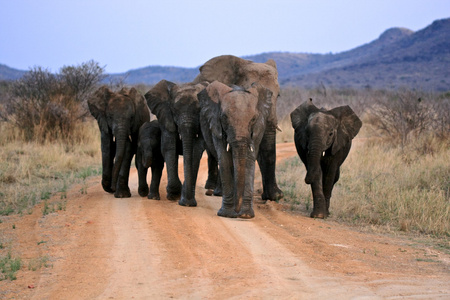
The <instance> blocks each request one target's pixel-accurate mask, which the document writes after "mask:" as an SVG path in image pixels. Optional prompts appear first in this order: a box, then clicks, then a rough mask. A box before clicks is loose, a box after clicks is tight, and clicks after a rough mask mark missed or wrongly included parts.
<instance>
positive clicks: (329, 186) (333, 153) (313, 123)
mask: <svg viewBox="0 0 450 300" xmlns="http://www.w3.org/2000/svg"><path fill="white" fill-rule="evenodd" d="M291 121H292V127H294V129H295V134H294V140H295V147H296V148H297V152H298V155H299V156H300V159H301V160H302V161H303V163H304V164H305V167H306V177H305V182H306V183H307V184H310V185H311V190H312V194H313V205H314V207H313V211H312V213H311V217H312V218H321V219H323V218H326V217H328V216H329V214H330V212H329V209H330V198H331V192H332V190H333V186H334V184H335V183H336V182H337V181H338V180H339V175H340V166H341V165H342V163H343V162H344V160H345V159H346V157H347V155H348V153H349V151H350V148H351V146H352V139H353V138H354V137H355V136H356V135H357V134H358V132H359V129H360V128H361V126H362V122H361V120H360V119H359V118H358V116H357V115H356V114H355V113H354V112H353V110H352V109H351V108H350V107H349V106H339V107H336V108H333V109H331V110H325V109H319V108H317V107H316V106H315V105H314V104H313V103H312V100H309V101H306V102H304V103H302V104H301V105H300V106H299V107H297V108H296V109H295V110H294V111H293V112H292V113H291Z"/></svg>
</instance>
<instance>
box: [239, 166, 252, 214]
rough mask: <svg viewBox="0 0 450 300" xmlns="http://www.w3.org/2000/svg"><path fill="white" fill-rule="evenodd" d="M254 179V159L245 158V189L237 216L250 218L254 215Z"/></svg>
mask: <svg viewBox="0 0 450 300" xmlns="http://www.w3.org/2000/svg"><path fill="white" fill-rule="evenodd" d="M254 179H255V161H252V160H251V159H248V160H247V163H246V168H245V189H244V195H243V202H242V207H241V211H240V212H239V218H243V219H251V218H254V217H255V211H254V210H253V187H254V181H255V180H254Z"/></svg>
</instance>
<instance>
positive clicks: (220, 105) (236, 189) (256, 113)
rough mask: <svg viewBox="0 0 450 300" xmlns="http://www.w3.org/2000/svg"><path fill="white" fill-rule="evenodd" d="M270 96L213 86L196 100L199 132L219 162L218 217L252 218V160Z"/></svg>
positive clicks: (256, 86)
mask: <svg viewBox="0 0 450 300" xmlns="http://www.w3.org/2000/svg"><path fill="white" fill-rule="evenodd" d="M271 97H272V92H271V91H270V90H269V89H266V88H264V87H263V86H261V85H260V84H253V85H251V87H250V88H248V89H244V88H242V87H238V86H232V87H229V86H227V85H225V84H223V83H220V82H218V81H214V82H212V83H211V84H210V85H209V86H208V87H207V88H206V89H205V90H203V91H202V92H201V93H200V94H199V95H198V98H199V100H200V103H201V104H200V105H201V107H202V109H201V113H200V119H201V123H202V132H203V135H204V136H205V141H206V143H207V146H208V147H209V148H214V150H213V153H215V154H216V156H217V158H218V160H219V166H220V174H221V179H222V185H223V204H222V208H221V209H220V210H219V212H218V215H219V216H225V217H237V216H239V217H242V218H252V217H254V211H253V207H252V199H253V181H254V173H255V160H256V158H257V155H258V151H259V145H260V142H261V140H262V137H263V134H264V131H265V127H266V124H267V119H268V116H269V114H270V109H271V105H272V103H271Z"/></svg>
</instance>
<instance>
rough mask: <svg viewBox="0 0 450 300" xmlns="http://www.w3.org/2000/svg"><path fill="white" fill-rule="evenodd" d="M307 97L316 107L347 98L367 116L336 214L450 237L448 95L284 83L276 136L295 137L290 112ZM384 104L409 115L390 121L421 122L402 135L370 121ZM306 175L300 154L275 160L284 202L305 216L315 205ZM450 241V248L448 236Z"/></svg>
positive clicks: (344, 173)
mask: <svg viewBox="0 0 450 300" xmlns="http://www.w3.org/2000/svg"><path fill="white" fill-rule="evenodd" d="M411 93H412V94H411ZM418 97H421V98H420V99H421V102H420V101H419V102H418V100H417V99H418ZM309 98H313V99H314V102H315V103H316V105H317V106H319V107H321V106H323V107H326V108H332V107H336V106H339V105H346V104H348V105H350V106H351V107H352V109H353V110H354V111H355V112H356V113H357V115H359V116H360V118H361V119H362V120H363V127H362V128H361V130H360V132H359V134H358V136H357V137H356V139H355V140H354V143H353V148H352V150H351V152H350V154H349V156H348V158H347V160H346V161H345V162H344V164H343V165H342V167H341V177H340V180H339V181H338V183H337V184H336V185H335V188H334V190H333V196H332V198H331V208H330V211H331V213H332V218H333V219H335V220H339V221H342V222H346V223H350V224H357V225H362V226H365V227H366V228H373V229H375V228H376V229H382V230H385V229H386V230H393V231H395V232H414V233H420V234H425V235H432V236H436V237H440V238H448V237H449V236H450V136H449V135H448V134H449V131H448V128H449V126H450V119H449V115H448V105H449V94H442V95H439V94H423V93H421V92H420V91H415V92H411V91H398V92H384V91H352V90H340V91H339V90H326V89H325V88H323V89H322V90H320V89H318V90H296V89H288V90H283V91H282V96H281V99H280V101H279V103H278V104H277V112H278V117H279V120H280V121H279V126H280V127H281V129H282V130H283V132H281V133H278V134H277V142H278V143H283V142H293V136H294V130H293V129H292V127H291V123H290V118H289V113H290V112H291V111H292V110H293V109H294V108H295V107H297V106H298V105H299V104H300V103H302V102H304V101H306V100H307V99H309ZM379 103H387V104H386V105H391V106H392V107H391V106H389V107H388V109H387V113H391V112H392V114H394V113H396V114H398V113H400V114H404V116H406V119H405V120H403V119H401V118H397V119H395V118H394V119H393V120H394V121H398V123H399V124H400V125H398V124H393V125H392V126H394V128H395V127H399V126H401V125H404V123H405V122H406V125H407V126H410V127H411V126H413V125H417V124H415V123H413V122H412V121H414V120H416V119H417V120H419V121H420V122H418V126H413V127H412V129H411V130H410V131H408V133H409V134H405V135H404V138H403V139H402V140H401V142H399V139H398V138H396V139H394V138H393V137H392V135H389V134H386V132H385V131H383V130H380V129H384V127H380V126H379V123H377V122H373V119H374V116H375V117H376V114H374V112H377V111H376V110H375V111H374V107H376V105H377V104H379ZM400 104H402V105H400ZM396 105H397V106H396ZM399 105H400V106H399ZM411 108H412V109H411ZM411 111H412V113H411ZM385 114H386V113H385ZM419 117H423V118H419ZM403 121H404V122H403ZM419 125H420V126H419ZM408 128H409V127H408ZM305 175H306V172H305V167H304V165H303V163H302V162H301V161H300V159H299V158H298V157H295V158H292V159H289V160H287V161H285V162H284V163H280V164H279V165H278V166H277V179H278V182H279V185H280V187H281V188H282V190H283V191H284V193H285V199H284V200H283V201H284V203H285V204H287V205H288V206H289V207H290V208H291V209H292V210H296V211H299V212H302V213H304V214H305V216H306V215H308V214H309V212H310V211H311V209H312V194H311V188H310V186H309V185H306V184H305V183H304V178H305ZM445 246H446V247H448V248H450V244H448V242H447V243H446V245H445Z"/></svg>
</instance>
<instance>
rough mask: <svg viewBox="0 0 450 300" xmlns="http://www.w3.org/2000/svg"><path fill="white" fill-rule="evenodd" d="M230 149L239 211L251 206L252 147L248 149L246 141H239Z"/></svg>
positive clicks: (253, 158)
mask: <svg viewBox="0 0 450 300" xmlns="http://www.w3.org/2000/svg"><path fill="white" fill-rule="evenodd" d="M232 151H233V169H234V187H235V205H236V212H237V213H241V212H243V211H248V210H250V209H251V206H252V198H253V177H254V167H255V157H254V149H253V148H252V149H251V150H250V148H249V144H248V143H247V142H239V143H237V145H232ZM252 151H253V152H252ZM249 152H250V153H249ZM252 153H253V155H252Z"/></svg>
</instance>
